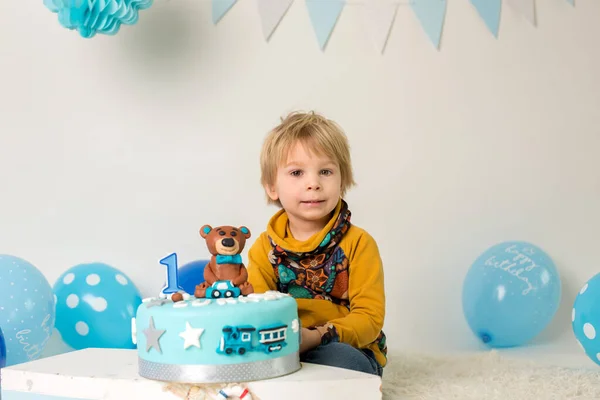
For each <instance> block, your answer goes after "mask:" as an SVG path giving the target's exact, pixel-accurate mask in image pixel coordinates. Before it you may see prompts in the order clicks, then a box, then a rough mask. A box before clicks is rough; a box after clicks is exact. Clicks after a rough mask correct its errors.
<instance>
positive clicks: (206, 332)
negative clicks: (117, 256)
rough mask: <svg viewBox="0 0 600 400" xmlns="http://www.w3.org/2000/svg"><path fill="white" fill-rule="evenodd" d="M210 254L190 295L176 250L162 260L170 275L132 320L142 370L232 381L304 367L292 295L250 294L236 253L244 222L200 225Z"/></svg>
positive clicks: (166, 377) (189, 379) (163, 377)
mask: <svg viewBox="0 0 600 400" xmlns="http://www.w3.org/2000/svg"><path fill="white" fill-rule="evenodd" d="M200 236H201V237H202V238H204V239H205V241H206V245H207V247H208V249H209V251H210V253H211V254H212V257H211V259H210V262H209V263H208V264H206V266H205V267H204V272H203V277H204V282H200V283H198V285H196V287H195V290H194V293H186V292H185V291H184V290H183V289H182V288H181V287H180V286H179V284H178V277H177V268H178V267H177V257H176V255H175V253H173V254H171V255H170V256H168V257H165V258H163V259H162V260H161V264H163V265H166V266H167V280H166V283H165V285H164V287H163V288H162V290H161V291H160V292H159V294H158V296H157V297H153V298H147V299H144V300H143V302H142V304H141V305H140V306H139V307H138V309H137V313H136V317H135V318H134V319H133V320H132V341H133V342H134V344H137V353H138V364H139V374H140V375H141V376H142V377H145V378H148V379H154V380H159V381H168V382H181V383H231V382H247V381H254V380H262V379H269V378H274V377H278V376H282V375H287V374H291V373H294V372H296V371H298V370H299V369H300V367H301V364H300V356H299V348H300V322H299V318H298V306H297V303H296V300H295V299H294V298H293V297H291V296H290V295H289V294H286V293H280V292H278V291H267V292H265V293H255V292H254V288H253V287H252V285H251V284H250V283H249V282H248V272H247V270H246V267H245V265H244V263H243V262H242V258H241V255H240V254H241V253H242V251H243V249H244V246H245V244H246V240H247V239H248V238H250V230H249V229H248V228H246V227H245V226H240V227H234V226H218V227H215V228H213V227H211V226H210V225H204V226H203V227H202V228H200Z"/></svg>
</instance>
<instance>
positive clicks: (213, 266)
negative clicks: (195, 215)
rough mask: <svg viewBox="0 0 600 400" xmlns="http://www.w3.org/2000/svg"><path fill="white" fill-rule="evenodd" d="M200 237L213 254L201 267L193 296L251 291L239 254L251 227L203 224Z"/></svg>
mask: <svg viewBox="0 0 600 400" xmlns="http://www.w3.org/2000/svg"><path fill="white" fill-rule="evenodd" d="M200 236H202V238H204V240H205V241H206V246H207V247H208V251H209V252H210V253H211V254H212V256H211V258H210V262H209V263H208V264H207V265H206V266H205V267H204V282H202V283H200V284H198V285H196V290H195V291H194V297H196V298H209V299H219V298H232V297H238V296H240V295H244V296H247V295H248V294H250V293H254V288H253V287H252V285H251V284H250V282H248V270H247V269H246V266H245V265H244V262H243V260H242V256H241V253H242V251H243V250H244V247H245V245H246V240H247V239H249V238H250V236H251V234H250V230H249V229H248V228H246V227H245V226H240V227H237V228H236V227H234V226H229V225H221V226H218V227H215V228H213V227H212V226H210V225H204V226H202V228H200ZM171 300H173V301H174V302H177V301H181V300H183V295H182V294H181V293H179V292H178V293H173V294H172V295H171Z"/></svg>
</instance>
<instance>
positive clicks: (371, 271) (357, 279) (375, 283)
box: [329, 232, 385, 348]
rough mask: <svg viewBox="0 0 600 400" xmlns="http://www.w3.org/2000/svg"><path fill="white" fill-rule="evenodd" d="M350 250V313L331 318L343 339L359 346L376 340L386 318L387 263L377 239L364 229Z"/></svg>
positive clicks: (340, 339)
mask: <svg viewBox="0 0 600 400" xmlns="http://www.w3.org/2000/svg"><path fill="white" fill-rule="evenodd" d="M353 247H354V249H350V251H349V257H348V258H349V260H348V261H349V279H348V281H349V282H348V283H349V287H348V297H349V301H350V313H349V314H348V315H346V316H345V317H342V318H336V319H333V320H331V321H329V324H331V325H333V327H334V328H335V331H336V333H337V335H338V336H339V339H338V340H339V341H340V342H344V343H348V344H350V345H352V346H353V347H356V348H364V347H366V346H368V345H369V344H371V343H372V342H374V341H375V340H376V339H377V337H378V335H379V333H380V332H381V329H382V328H383V322H384V318H385V292H384V274H383V263H382V261H381V258H380V255H379V248H378V246H377V243H376V242H375V240H374V239H373V238H372V237H371V236H370V235H369V234H368V233H366V232H363V233H362V234H361V235H360V236H359V237H358V239H357V241H356V243H355V244H354V246H353Z"/></svg>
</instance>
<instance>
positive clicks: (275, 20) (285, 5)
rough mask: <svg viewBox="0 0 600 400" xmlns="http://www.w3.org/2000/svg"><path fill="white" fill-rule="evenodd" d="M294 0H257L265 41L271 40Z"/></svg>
mask: <svg viewBox="0 0 600 400" xmlns="http://www.w3.org/2000/svg"><path fill="white" fill-rule="evenodd" d="M293 2H294V0H257V4H258V13H259V15H260V21H261V24H262V30H263V35H264V37H265V40H267V41H268V40H269V38H270V37H271V35H272V34H273V32H274V31H275V29H277V26H278V25H279V22H281V19H282V18H283V17H284V15H285V13H286V12H287V10H288V9H289V8H290V6H291V5H292V3H293Z"/></svg>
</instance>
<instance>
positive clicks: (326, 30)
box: [306, 0, 346, 50]
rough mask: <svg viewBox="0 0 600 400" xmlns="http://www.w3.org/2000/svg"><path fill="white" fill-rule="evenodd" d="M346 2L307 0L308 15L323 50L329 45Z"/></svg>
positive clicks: (341, 0)
mask: <svg viewBox="0 0 600 400" xmlns="http://www.w3.org/2000/svg"><path fill="white" fill-rule="evenodd" d="M345 4H346V2H345V0H306V7H307V8H308V15H309V17H310V20H311V22H312V25H313V29H314V31H315V34H316V35H317V41H318V42H319V47H321V50H323V49H324V48H325V46H326V45H327V42H328V41H329V38H330V36H331V32H333V28H334V27H335V24H336V23H337V20H338V18H339V17H340V14H341V13H342V10H343V8H344V5H345Z"/></svg>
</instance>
